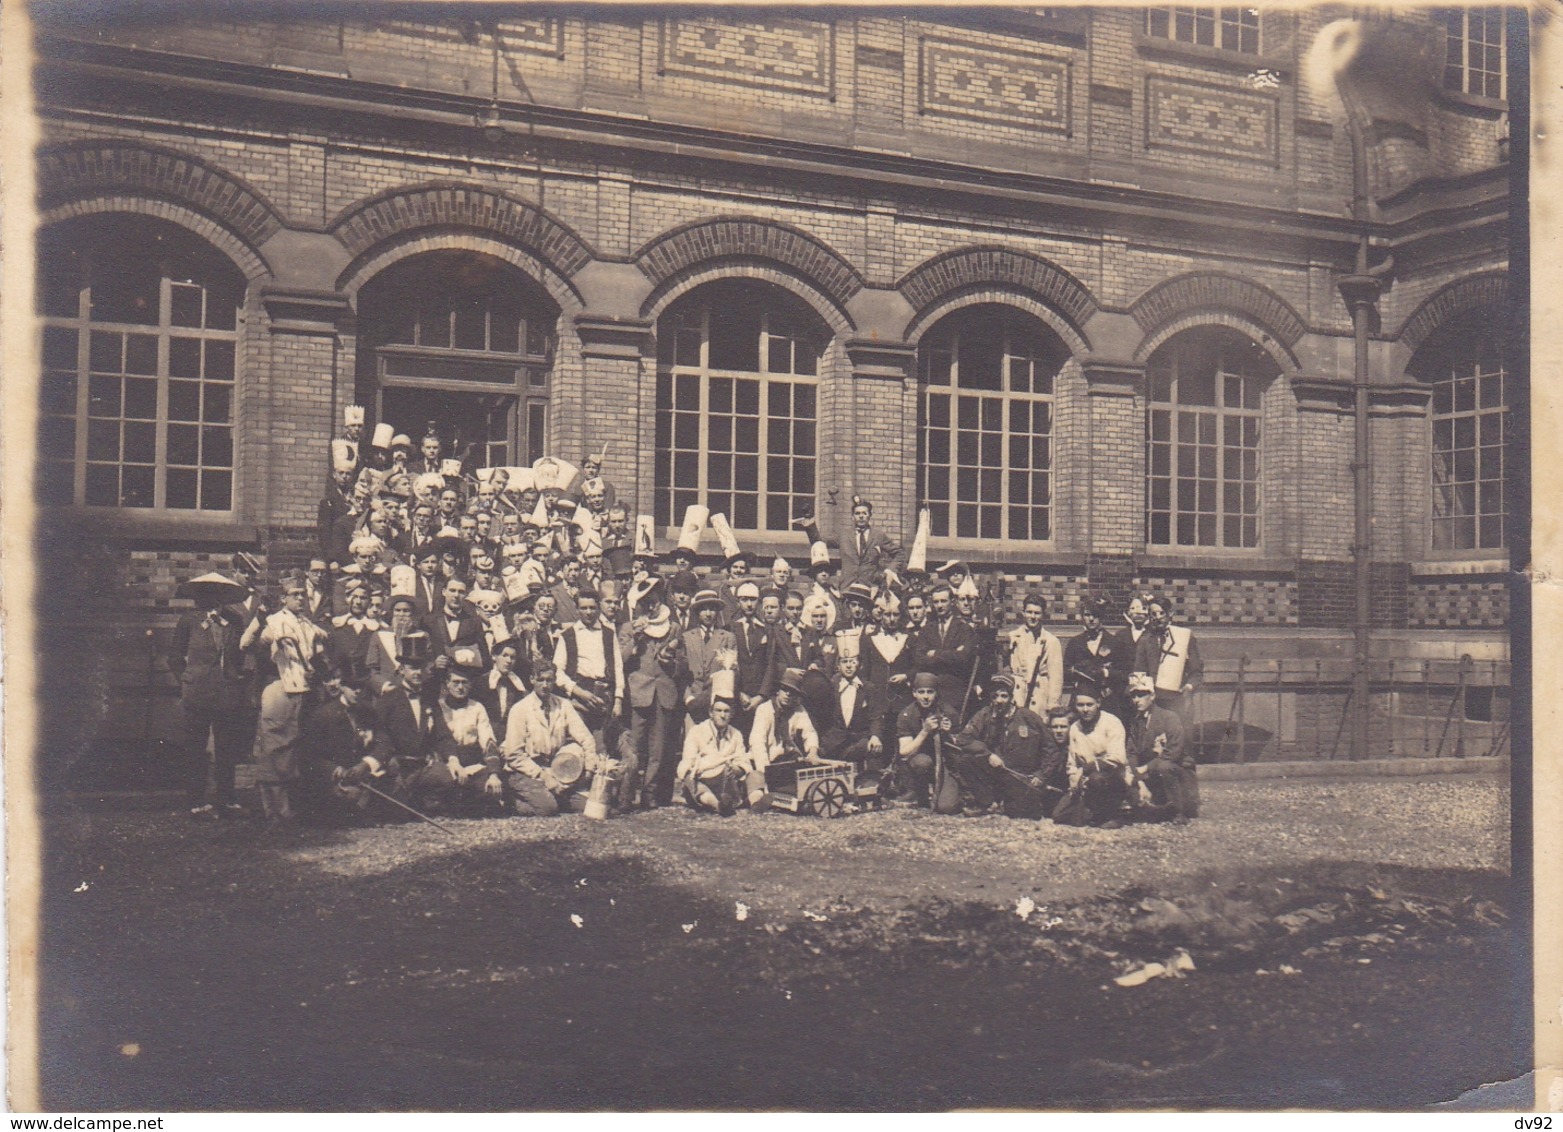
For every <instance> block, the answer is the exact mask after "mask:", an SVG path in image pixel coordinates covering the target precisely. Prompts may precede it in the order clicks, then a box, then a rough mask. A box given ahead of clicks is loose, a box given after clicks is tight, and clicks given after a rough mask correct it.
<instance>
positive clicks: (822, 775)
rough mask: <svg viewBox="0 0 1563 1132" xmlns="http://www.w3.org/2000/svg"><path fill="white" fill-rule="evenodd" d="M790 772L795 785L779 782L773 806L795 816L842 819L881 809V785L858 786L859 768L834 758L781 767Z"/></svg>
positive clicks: (773, 795) (772, 797)
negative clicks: (862, 811)
mask: <svg viewBox="0 0 1563 1132" xmlns="http://www.w3.org/2000/svg"><path fill="white" fill-rule="evenodd" d="M776 769H777V770H778V771H780V770H786V771H787V772H789V774H790V776H791V778H792V782H791V783H790V784H788V783H777V784H776V786H775V787H774V788H773V789H772V792H771V805H772V806H774V807H776V808H777V809H781V810H786V811H787V812H788V813H793V814H813V815H814V816H816V817H822V818H839V817H841V816H842V815H844V814H847V813H854V812H856V811H858V810H864V809H870V808H872V809H878V808H879V784H878V783H877V782H872V783H867V784H863V785H859V784H858V780H857V768H856V767H854V766H853V765H852V764H851V763H849V762H842V761H838V760H834V759H830V760H826V761H825V762H820V763H796V764H792V765H789V766H786V767H785V768H784V767H777V768H776Z"/></svg>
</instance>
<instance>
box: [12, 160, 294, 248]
mask: <svg viewBox="0 0 1563 1132" xmlns="http://www.w3.org/2000/svg"><path fill="white" fill-rule="evenodd" d="M105 197H119V198H132V199H134V198H146V199H151V200H161V201H167V202H170V203H173V204H177V205H182V206H184V207H185V208H188V209H190V210H192V211H194V212H196V213H198V214H200V215H201V216H205V217H207V218H209V219H211V220H213V221H215V222H216V223H217V224H218V225H220V226H221V227H222V228H225V229H227V230H228V231H230V232H232V233H234V235H236V236H238V237H239V239H241V240H243V241H244V243H245V244H247V245H248V246H249V247H250V248H252V249H253V248H259V247H260V246H261V245H262V244H264V243H265V242H266V241H267V240H269V239H270V238H271V237H272V235H274V234H275V233H276V231H277V230H278V229H279V228H281V227H282V217H281V216H280V215H279V213H278V212H277V210H276V209H275V208H274V207H272V205H271V202H269V201H268V200H267V199H266V198H265V197H264V196H262V195H261V194H260V193H259V192H257V191H256V190H255V189H253V188H252V187H250V186H249V185H248V184H246V183H245V182H244V181H243V180H242V179H240V178H238V177H235V176H234V175H233V174H231V173H225V172H223V171H222V170H220V169H218V168H216V167H215V166H212V165H209V164H207V163H206V162H205V161H202V160H201V159H200V158H198V157H192V156H190V155H189V154H185V153H180V152H179V151H177V150H173V149H166V148H164V147H162V146H154V145H146V144H144V143H139V142H124V141H80V142H71V143H68V144H65V145H59V146H51V147H49V148H47V149H44V150H43V151H41V152H40V153H39V155H38V207H39V209H40V210H41V211H43V212H51V211H55V210H57V209H59V208H60V207H62V206H64V205H67V204H71V203H74V202H78V201H85V200H101V199H103V198H105Z"/></svg>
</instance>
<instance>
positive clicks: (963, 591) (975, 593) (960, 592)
mask: <svg viewBox="0 0 1563 1132" xmlns="http://www.w3.org/2000/svg"><path fill="white" fill-rule="evenodd" d="M955 596H956V597H970V598H978V597H981V596H982V593H981V592H980V591H979V590H978V589H977V583H976V582H974V581H973V580H972V576H971V575H970V574H967V575H966V577H964V578H962V579H961V584H960V585H958V586H956V587H955Z"/></svg>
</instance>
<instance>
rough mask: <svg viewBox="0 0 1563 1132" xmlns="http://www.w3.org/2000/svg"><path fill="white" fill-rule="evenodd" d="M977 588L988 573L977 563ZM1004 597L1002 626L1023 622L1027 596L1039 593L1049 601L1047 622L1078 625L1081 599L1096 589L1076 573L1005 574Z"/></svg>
mask: <svg viewBox="0 0 1563 1132" xmlns="http://www.w3.org/2000/svg"><path fill="white" fill-rule="evenodd" d="M972 569H974V570H976V571H977V573H976V578H977V585H978V586H982V585H983V584H984V583H985V582H986V581H987V579H988V573H987V572H986V571H984V570H983V568H982V567H981V566H977V565H975V564H973V566H972ZM998 576H999V577H1001V578H1002V579H1003V581H1004V585H1003V597H1002V600H1001V601H999V602H998V603H997V607H998V608H997V610H996V611H995V612H996V614H997V617H996V619H995V620H996V622H997V623H999V624H1002V625H1006V626H1008V625H1019V624H1020V623H1021V614H1020V607H1021V605H1022V604H1023V603H1024V602H1025V600H1026V597H1027V595H1029V594H1033V593H1034V594H1039V595H1041V597H1042V599H1043V600H1044V601H1046V602H1047V614H1046V620H1047V622H1048V623H1049V624H1055V625H1067V624H1078V623H1079V621H1080V605H1081V600H1082V599H1083V598H1085V597H1086V596H1088V595H1089V594H1090V593H1091V592H1092V590H1091V587H1090V585H1089V583H1088V582H1087V581H1086V579H1085V578H1084V577H1082V576H1081V575H1079V574H1073V573H1051V572H1048V573H1035V574H1025V573H1003V574H1000V575H998Z"/></svg>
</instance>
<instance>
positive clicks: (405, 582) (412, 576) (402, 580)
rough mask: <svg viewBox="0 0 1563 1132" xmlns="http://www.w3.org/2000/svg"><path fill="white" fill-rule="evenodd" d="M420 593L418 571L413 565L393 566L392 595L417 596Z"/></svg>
mask: <svg viewBox="0 0 1563 1132" xmlns="http://www.w3.org/2000/svg"><path fill="white" fill-rule="evenodd" d="M417 594H418V571H416V570H414V569H413V568H412V567H411V566H404V565H400V564H398V565H396V566H392V567H391V596H392V597H403V596H406V597H416V596H417Z"/></svg>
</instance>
